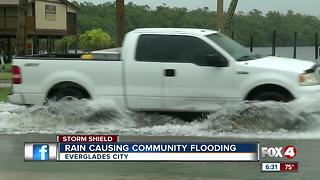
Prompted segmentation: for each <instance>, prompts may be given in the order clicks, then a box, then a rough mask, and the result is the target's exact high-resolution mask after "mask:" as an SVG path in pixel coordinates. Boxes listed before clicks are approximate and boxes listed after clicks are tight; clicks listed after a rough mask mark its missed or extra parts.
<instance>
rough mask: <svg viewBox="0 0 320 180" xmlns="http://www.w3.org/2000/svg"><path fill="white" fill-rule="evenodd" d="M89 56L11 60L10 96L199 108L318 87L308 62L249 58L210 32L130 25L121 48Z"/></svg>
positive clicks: (280, 97)
mask: <svg viewBox="0 0 320 180" xmlns="http://www.w3.org/2000/svg"><path fill="white" fill-rule="evenodd" d="M72 56H74V57H72ZM84 57H86V56H84ZM89 57H91V58H88V57H87V58H80V56H79V57H76V55H71V56H70V57H69V58H66V57H59V56H49V55H47V56H30V57H20V58H16V59H14V61H13V67H12V72H13V79H12V83H13V86H12V87H13V91H12V92H13V93H12V95H10V97H9V99H10V101H11V102H12V103H15V104H42V103H44V102H45V101H46V100H47V99H54V100H60V99H84V98H87V99H100V98H107V99H111V100H113V101H114V102H115V103H116V104H118V105H119V106H120V107H124V108H128V109H131V110H135V111H177V112H181V111H188V112H203V111H210V110H212V108H213V107H214V106H215V105H216V104H221V103H227V102H230V103H233V102H237V101H238V102H239V101H243V100H248V101H254V100H258V101H264V100H274V101H290V100H293V99H296V98H301V97H302V96H306V95H312V94H313V93H317V92H320V85H319V84H320V68H318V67H319V66H318V65H317V64H316V63H314V62H311V61H303V60H296V59H288V58H280V57H271V56H270V57H261V56H256V55H253V54H251V53H249V52H248V50H247V49H246V48H244V47H243V46H241V45H239V44H238V43H236V42H235V41H233V40H231V39H229V38H228V37H226V36H224V35H222V34H221V33H219V32H216V31H212V30H204V29H173V28H148V29H137V30H134V31H132V32H129V33H128V34H127V35H126V37H125V40H124V43H123V47H122V48H119V49H111V50H102V51H96V52H92V55H91V56H89Z"/></svg>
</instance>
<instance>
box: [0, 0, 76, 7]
mask: <svg viewBox="0 0 320 180" xmlns="http://www.w3.org/2000/svg"><path fill="white" fill-rule="evenodd" d="M35 1H36V0H28V2H29V3H33V2H35ZM60 1H61V2H63V3H65V4H66V5H68V6H71V7H73V8H75V9H79V8H78V7H77V6H76V5H74V4H73V3H71V2H69V1H68V0H60ZM1 5H5V6H18V5H19V0H1V1H0V6H1Z"/></svg>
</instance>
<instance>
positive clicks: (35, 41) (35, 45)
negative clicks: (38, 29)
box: [32, 35, 39, 54]
mask: <svg viewBox="0 0 320 180" xmlns="http://www.w3.org/2000/svg"><path fill="white" fill-rule="evenodd" d="M32 41H33V42H32V44H33V52H32V54H39V38H38V36H37V35H34V36H33V37H32Z"/></svg>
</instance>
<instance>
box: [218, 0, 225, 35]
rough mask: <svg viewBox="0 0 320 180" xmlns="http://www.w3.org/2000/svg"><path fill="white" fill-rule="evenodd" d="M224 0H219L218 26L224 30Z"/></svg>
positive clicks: (220, 29)
mask: <svg viewBox="0 0 320 180" xmlns="http://www.w3.org/2000/svg"><path fill="white" fill-rule="evenodd" d="M223 16H224V15H223V0H217V26H218V30H219V31H221V32H222V31H223V26H224V17H223Z"/></svg>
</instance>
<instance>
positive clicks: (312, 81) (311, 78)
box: [299, 73, 320, 86]
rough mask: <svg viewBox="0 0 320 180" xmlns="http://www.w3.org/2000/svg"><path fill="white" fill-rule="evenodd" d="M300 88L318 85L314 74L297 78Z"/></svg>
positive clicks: (306, 74) (301, 75)
mask: <svg viewBox="0 0 320 180" xmlns="http://www.w3.org/2000/svg"><path fill="white" fill-rule="evenodd" d="M299 82H300V85H301V86H314V85H318V84H320V83H319V81H318V78H317V76H316V74H315V73H303V74H300V76H299Z"/></svg>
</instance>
